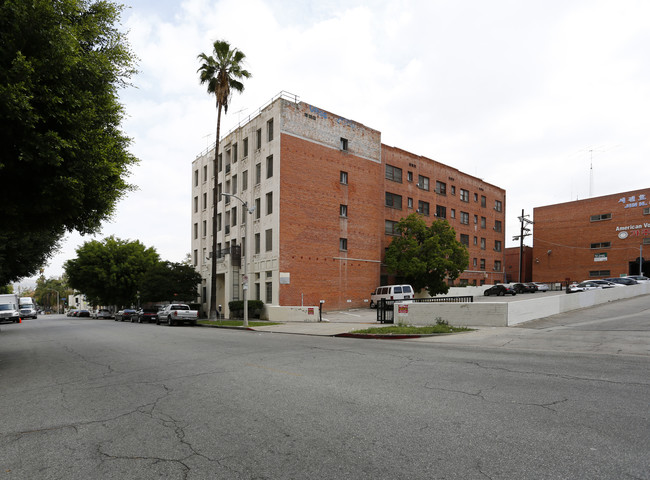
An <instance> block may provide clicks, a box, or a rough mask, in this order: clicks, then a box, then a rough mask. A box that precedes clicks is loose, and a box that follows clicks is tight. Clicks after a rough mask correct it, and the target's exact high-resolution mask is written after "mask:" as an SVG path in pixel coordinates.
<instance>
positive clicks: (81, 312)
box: [75, 309, 90, 318]
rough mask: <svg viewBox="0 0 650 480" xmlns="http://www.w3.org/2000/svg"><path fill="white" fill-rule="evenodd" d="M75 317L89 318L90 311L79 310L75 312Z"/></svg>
mask: <svg viewBox="0 0 650 480" xmlns="http://www.w3.org/2000/svg"><path fill="white" fill-rule="evenodd" d="M75 317H88V318H90V310H85V309H81V310H79V311H78V312H77V314H76V315H75Z"/></svg>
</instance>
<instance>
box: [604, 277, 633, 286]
mask: <svg viewBox="0 0 650 480" xmlns="http://www.w3.org/2000/svg"><path fill="white" fill-rule="evenodd" d="M605 280H607V281H608V282H614V283H620V284H623V285H638V284H639V282H637V281H636V280H634V279H633V278H630V277H612V278H606V279H605Z"/></svg>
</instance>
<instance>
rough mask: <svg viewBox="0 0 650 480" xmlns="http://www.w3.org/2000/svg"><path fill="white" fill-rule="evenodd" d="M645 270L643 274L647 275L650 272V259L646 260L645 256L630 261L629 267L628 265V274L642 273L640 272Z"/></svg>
mask: <svg viewBox="0 0 650 480" xmlns="http://www.w3.org/2000/svg"><path fill="white" fill-rule="evenodd" d="M639 260H641V262H642V264H641V266H642V268H641V270H639ZM641 271H642V272H643V275H645V276H646V277H647V276H648V274H650V260H646V259H645V258H643V257H641V258H640V259H639V258H638V257H637V258H635V259H634V260H632V261H631V262H629V267H628V272H627V274H628V275H641V273H640V272H641Z"/></svg>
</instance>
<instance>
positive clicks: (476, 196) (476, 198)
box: [474, 193, 478, 202]
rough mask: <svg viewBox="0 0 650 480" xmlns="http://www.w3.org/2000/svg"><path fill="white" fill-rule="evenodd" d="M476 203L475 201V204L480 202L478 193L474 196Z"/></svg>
mask: <svg viewBox="0 0 650 480" xmlns="http://www.w3.org/2000/svg"><path fill="white" fill-rule="evenodd" d="M474 201H475V202H478V193H475V194H474Z"/></svg>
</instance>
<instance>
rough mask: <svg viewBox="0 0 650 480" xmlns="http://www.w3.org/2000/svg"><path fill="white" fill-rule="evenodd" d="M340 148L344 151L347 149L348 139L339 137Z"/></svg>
mask: <svg viewBox="0 0 650 480" xmlns="http://www.w3.org/2000/svg"><path fill="white" fill-rule="evenodd" d="M341 150H343V151H344V152H347V151H348V139H347V138H343V137H341Z"/></svg>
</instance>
